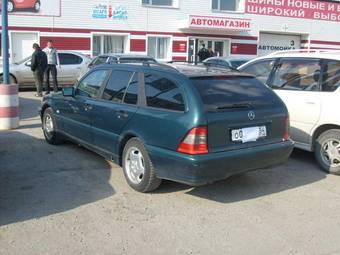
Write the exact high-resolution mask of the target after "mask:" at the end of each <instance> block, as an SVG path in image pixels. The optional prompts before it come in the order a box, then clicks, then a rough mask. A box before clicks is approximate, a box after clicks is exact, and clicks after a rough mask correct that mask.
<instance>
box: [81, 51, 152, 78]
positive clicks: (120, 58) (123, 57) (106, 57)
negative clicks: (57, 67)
mask: <svg viewBox="0 0 340 255" xmlns="http://www.w3.org/2000/svg"><path fill="white" fill-rule="evenodd" d="M130 62H150V63H157V61H156V60H155V59H154V58H152V57H149V56H146V55H136V54H126V53H121V54H119V53H110V54H103V55H99V56H97V57H95V58H94V59H93V60H92V61H91V62H90V63H89V64H88V65H87V66H84V68H82V70H81V72H80V75H79V79H80V78H81V77H83V76H84V74H86V73H87V72H88V71H89V70H90V69H91V68H93V67H96V66H98V65H102V64H107V63H109V64H112V63H113V64H115V63H116V64H118V63H130Z"/></svg>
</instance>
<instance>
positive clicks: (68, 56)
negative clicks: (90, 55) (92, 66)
mask: <svg viewBox="0 0 340 255" xmlns="http://www.w3.org/2000/svg"><path fill="white" fill-rule="evenodd" d="M58 56H59V62H60V64H61V65H79V64H81V63H82V62H83V59H82V58H81V57H79V56H77V55H74V54H72V53H59V54H58Z"/></svg>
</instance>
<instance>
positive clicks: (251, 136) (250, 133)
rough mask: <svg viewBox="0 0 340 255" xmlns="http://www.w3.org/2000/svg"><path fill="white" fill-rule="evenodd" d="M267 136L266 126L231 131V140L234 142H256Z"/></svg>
mask: <svg viewBox="0 0 340 255" xmlns="http://www.w3.org/2000/svg"><path fill="white" fill-rule="evenodd" d="M266 136H267V128H266V126H259V127H249V128H242V129H235V130H232V131H231V140H232V141H233V142H242V143H247V142H255V141H257V140H258V139H259V138H263V137H266Z"/></svg>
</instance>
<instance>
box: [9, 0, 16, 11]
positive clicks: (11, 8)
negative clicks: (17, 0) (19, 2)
mask: <svg viewBox="0 0 340 255" xmlns="http://www.w3.org/2000/svg"><path fill="white" fill-rule="evenodd" d="M14 10H15V5H14V3H13V1H11V0H9V1H8V4H7V11H8V12H14Z"/></svg>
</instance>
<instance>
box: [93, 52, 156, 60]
mask: <svg viewBox="0 0 340 255" xmlns="http://www.w3.org/2000/svg"><path fill="white" fill-rule="evenodd" d="M97 57H116V58H139V59H144V58H145V59H153V58H152V57H149V56H147V55H138V54H127V53H108V54H101V55H99V56H97Z"/></svg>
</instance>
